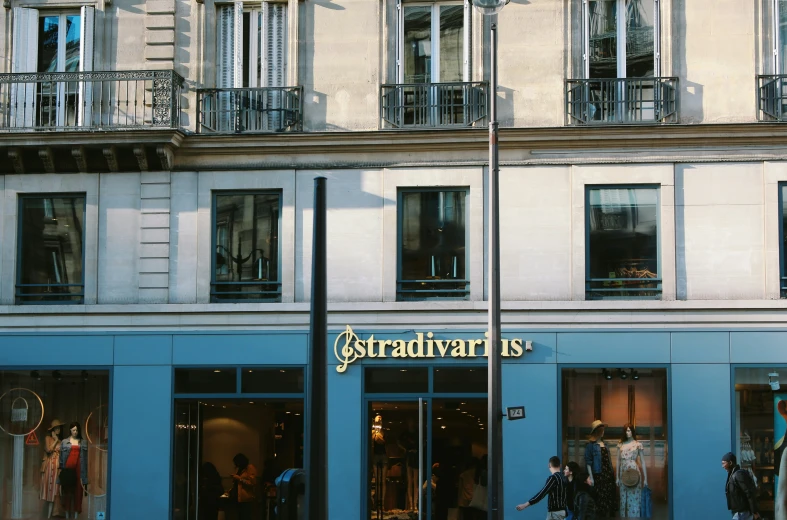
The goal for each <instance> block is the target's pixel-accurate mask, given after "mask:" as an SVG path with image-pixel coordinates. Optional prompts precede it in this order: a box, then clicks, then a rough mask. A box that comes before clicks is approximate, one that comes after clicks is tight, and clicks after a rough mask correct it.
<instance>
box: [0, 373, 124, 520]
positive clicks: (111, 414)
mask: <svg viewBox="0 0 787 520" xmlns="http://www.w3.org/2000/svg"><path fill="white" fill-rule="evenodd" d="M114 368H115V367H114V366H112V365H65V366H64V365H0V373H3V372H32V371H34V370H36V371H39V372H53V371H56V370H60V371H67V372H77V371H83V370H84V371H87V372H89V373H90V372H104V373H106V374H107V385H108V386H109V389H108V393H107V410H108V412H107V428H108V430H109V431H110V432H113V431H115V425H114V418H115V407H114V406H113V403H114V401H115V397H114V392H115V370H114ZM81 426H82V428H83V429H84V430H85V432H86V431H87V428H85V424H81ZM41 428H46V425H45V423H44V422H43V421H42V423H41V424H40V425H39V426H38V428H36V430H35V431H38V430H40V429H41ZM44 431H46V430H44ZM41 437H42V436H39V441H41V440H42V439H41ZM114 440H115V436H114V435H112V434H111V433H110V435H109V441H108V443H107V488H106V497H107V498H106V508H105V509H106V511H105V517H106V519H107V520H109V519H110V518H111V512H112V459H113V457H112V454H113V453H114ZM81 516H83V515H82V514H80V517H81Z"/></svg>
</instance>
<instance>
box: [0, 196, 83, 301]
mask: <svg viewBox="0 0 787 520" xmlns="http://www.w3.org/2000/svg"><path fill="white" fill-rule="evenodd" d="M84 236H85V196H84V194H79V195H46V196H38V195H36V196H23V197H20V198H19V227H18V234H17V247H18V252H17V260H18V261H17V279H16V303H17V304H42V303H83V302H84V296H85V280H84V255H85V252H84Z"/></svg>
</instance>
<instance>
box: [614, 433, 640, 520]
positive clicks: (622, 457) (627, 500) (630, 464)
mask: <svg viewBox="0 0 787 520" xmlns="http://www.w3.org/2000/svg"><path fill="white" fill-rule="evenodd" d="M642 449H643V448H642V443H641V442H639V441H638V440H637V430H636V429H635V428H634V425H633V424H630V423H626V424H624V425H623V437H622V438H621V439H620V445H619V446H618V472H617V477H616V479H615V483H616V484H617V485H618V488H620V517H621V518H639V517H640V509H641V504H642V487H643V486H646V487H647V485H648V470H647V469H646V468H645V460H644V457H643V455H642ZM637 463H639V465H637ZM640 468H642V470H641V471H640ZM627 469H634V470H637V473H639V483H637V485H636V486H633V487H629V486H626V485H624V484H623V483H621V482H620V475H621V474H622V473H623V471H625V470H627Z"/></svg>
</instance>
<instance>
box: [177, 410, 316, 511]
mask: <svg viewBox="0 0 787 520" xmlns="http://www.w3.org/2000/svg"><path fill="white" fill-rule="evenodd" d="M174 419H175V425H174V427H175V442H174V461H173V462H174V466H173V476H174V479H175V481H174V488H173V518H174V519H183V520H235V519H237V520H245V519H251V518H254V519H259V520H273V519H275V513H274V506H275V503H276V487H275V483H274V481H275V479H276V477H277V476H279V475H280V474H281V472H282V471H284V470H285V469H287V468H293V467H303V431H304V430H303V427H304V423H303V401H302V400H300V399H299V400H264V401H256V400H249V399H176V400H175V416H174ZM236 476H238V477H239V478H241V479H243V480H241V482H244V483H245V484H244V485H242V486H239V485H238V483H237V482H238V479H237V478H236Z"/></svg>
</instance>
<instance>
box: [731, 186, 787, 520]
mask: <svg viewBox="0 0 787 520" xmlns="http://www.w3.org/2000/svg"><path fill="white" fill-rule="evenodd" d="M780 191H781V190H780ZM782 368H784V369H785V370H784V372H779V369H782ZM738 369H755V370H768V371H774V370H775V371H777V372H778V373H779V374H780V377H781V374H784V379H783V380H780V384H781V386H782V388H781V389H780V390H777V391H774V390H771V393H772V394H775V393H777V392H783V393H787V361H782V362H773V363H731V364H730V419H731V424H732V427H731V428H730V446H732V447H733V448H734V449H733V453H735V454H736V456H738V455H740V453H739V451H740V449H741V447H740V446H741V438H740V436H739V435H738V429H739V428H742V426H743V424H742V423H743V421H742V420H739V417H738V410H737V408H738V398H737V397H738V396H737V392H738V390H737V389H736V382H735V380H736V373H737V371H738ZM781 381H784V382H783V383H782V382H781ZM742 384H745V383H742ZM766 384H767V382H766V381H763V385H766ZM760 431H765V430H763V429H760ZM785 439H786V440H787V435H785ZM751 440H752V445H753V444H754V443H753V441H754V439H751ZM771 442H773V439H771ZM780 463H781V461H779V460H774V464H773V470H772V471H773V472H774V474H775V473H776V469H778V468H779V465H780ZM738 464H739V465H741V466H743V461H742V460H738ZM763 469H764V468H763ZM761 478H762V474H760V475H757V479H758V480H757V486H758V490H759V489H760V486H762V485H763V484H765V482H762V481H761V480H760V479H761ZM780 478H781V477H780ZM773 484H774V487H775V486H776V482H775V481H774V482H773ZM775 500H776V489H774V507H775V505H776V504H775ZM759 501H760V503H759V505H760V508H761V509H762V505H763V499H762V498H760V499H759ZM771 513H772V511H770V510H767V511H766V514H768V515H770V514H771Z"/></svg>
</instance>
